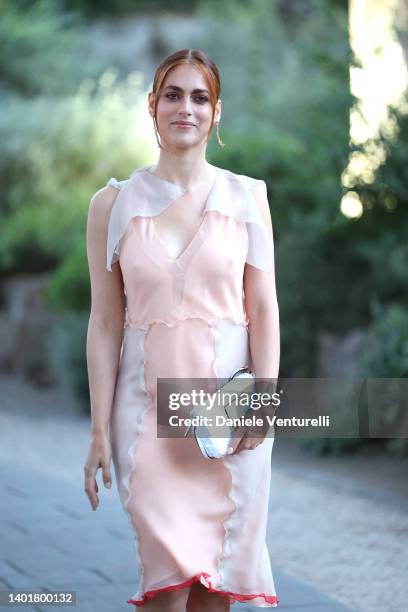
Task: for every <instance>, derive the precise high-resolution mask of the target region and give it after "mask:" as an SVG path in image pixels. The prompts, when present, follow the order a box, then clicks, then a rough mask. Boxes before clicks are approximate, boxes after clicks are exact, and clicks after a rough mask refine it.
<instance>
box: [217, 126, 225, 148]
mask: <svg viewBox="0 0 408 612" xmlns="http://www.w3.org/2000/svg"><path fill="white" fill-rule="evenodd" d="M215 123H216V126H217V140H218V144H219V145H220V147H225V144H224V143H223V142H222V140H221V138H220V133H219V130H218V128H219V125H220V122H219V120H218V121H216V122H215Z"/></svg>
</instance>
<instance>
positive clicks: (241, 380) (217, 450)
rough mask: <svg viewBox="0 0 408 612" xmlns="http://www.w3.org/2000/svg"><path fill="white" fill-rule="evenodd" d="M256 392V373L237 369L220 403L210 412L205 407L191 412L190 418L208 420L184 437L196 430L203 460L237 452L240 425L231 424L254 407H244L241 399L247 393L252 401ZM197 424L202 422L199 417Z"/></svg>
mask: <svg viewBox="0 0 408 612" xmlns="http://www.w3.org/2000/svg"><path fill="white" fill-rule="evenodd" d="M254 391H255V375H254V373H253V372H252V371H251V370H250V369H249V368H248V367H247V366H244V367H241V368H237V369H236V370H235V371H234V372H233V374H232V375H231V376H230V378H229V379H228V382H227V383H225V385H223V386H222V387H221V388H220V389H218V391H217V394H218V397H219V398H220V400H221V402H217V403H214V406H213V407H212V408H211V410H208V408H207V407H206V406H199V407H198V408H194V410H193V411H192V413H191V417H193V418H194V417H207V421H209V422H207V423H206V424H201V422H199V424H198V425H190V426H189V427H188V428H187V431H186V432H185V434H184V437H186V436H187V435H188V432H189V431H190V429H191V427H193V433H194V437H195V440H196V442H197V445H198V447H199V449H200V451H201V453H202V454H203V456H204V457H206V458H208V459H219V458H221V457H224V456H226V455H228V454H229V452H228V449H229V448H232V449H233V450H235V448H236V447H237V446H238V444H239V442H240V440H241V439H242V436H241V437H239V436H238V435H235V436H234V432H235V431H236V429H237V426H235V425H232V424H231V422H232V420H233V419H240V418H241V417H243V416H245V414H246V412H247V411H248V410H250V408H251V406H250V405H247V406H245V405H241V402H240V399H239V398H241V399H243V394H245V398H244V399H245V400H246V399H248V398H249V399H250V395H251V393H252V392H254ZM234 400H238V401H234ZM201 420H203V418H202V419H201ZM198 421H200V419H199V418H198ZM235 422H236V421H235Z"/></svg>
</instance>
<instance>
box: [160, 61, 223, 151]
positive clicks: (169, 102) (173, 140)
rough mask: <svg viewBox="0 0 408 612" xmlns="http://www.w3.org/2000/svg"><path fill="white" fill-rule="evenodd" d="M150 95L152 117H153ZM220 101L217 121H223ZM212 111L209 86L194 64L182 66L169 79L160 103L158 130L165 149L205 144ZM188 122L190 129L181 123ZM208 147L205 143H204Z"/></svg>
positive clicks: (161, 93)
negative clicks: (221, 119)
mask: <svg viewBox="0 0 408 612" xmlns="http://www.w3.org/2000/svg"><path fill="white" fill-rule="evenodd" d="M152 102H153V100H152V97H151V94H149V106H150V114H151V115H152V116H153V105H152ZM220 110H221V101H220V100H218V102H217V105H216V109H215V116H214V121H218V119H219V117H220ZM211 116H212V107H211V102H210V96H209V91H208V89H207V84H206V82H205V80H204V77H203V76H202V74H201V72H200V71H199V70H197V68H195V66H193V65H191V64H180V65H179V66H176V67H175V68H173V69H172V70H171V71H170V72H169V73H168V74H167V76H166V78H165V80H164V83H163V85H162V90H161V92H160V94H159V96H158V102H157V128H158V131H159V134H160V139H161V142H162V144H163V146H165V147H166V148H172V147H173V148H176V149H185V148H188V147H194V146H196V145H198V144H201V143H203V141H205V140H206V139H207V135H208V130H209V129H210V127H211ZM183 121H184V122H188V124H189V125H188V126H186V125H184V126H183V125H180V123H178V122H183ZM204 144H205V142H204Z"/></svg>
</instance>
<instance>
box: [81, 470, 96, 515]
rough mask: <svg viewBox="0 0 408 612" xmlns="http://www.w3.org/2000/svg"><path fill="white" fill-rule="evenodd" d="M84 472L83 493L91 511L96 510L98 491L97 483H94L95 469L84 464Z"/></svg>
mask: <svg viewBox="0 0 408 612" xmlns="http://www.w3.org/2000/svg"><path fill="white" fill-rule="evenodd" d="M84 472H85V492H86V494H87V496H88V499H89V501H90V503H91V506H92V509H93V510H96V508H97V507H98V504H99V499H98V495H97V493H98V491H99V489H98V483H97V482H96V478H95V474H96V469H94V468H92V467H91V466H90V465H88V464H86V465H85V466H84Z"/></svg>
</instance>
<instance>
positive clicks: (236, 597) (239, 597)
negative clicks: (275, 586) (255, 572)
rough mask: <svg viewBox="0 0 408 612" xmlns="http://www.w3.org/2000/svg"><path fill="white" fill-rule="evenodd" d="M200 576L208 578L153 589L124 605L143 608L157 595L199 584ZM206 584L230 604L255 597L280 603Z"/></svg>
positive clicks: (271, 598)
mask: <svg viewBox="0 0 408 612" xmlns="http://www.w3.org/2000/svg"><path fill="white" fill-rule="evenodd" d="M202 576H204V578H206V579H208V578H210V574H207V572H201V573H200V574H196V575H195V576H193V577H192V578H189V579H188V580H185V581H184V582H180V583H179V584H172V585H170V586H166V587H161V588H160V589H154V590H153V591H146V593H145V594H144V595H143V599H128V600H127V602H126V603H129V604H133V605H135V606H143V604H145V603H146V602H147V601H148V600H149V599H152V598H153V597H155V596H156V595H158V594H159V593H164V592H167V591H177V590H180V589H183V588H185V587H188V586H191V585H192V584H193V583H194V582H199V581H200V578H201V577H202ZM207 582H208V583H209V585H210V586H209V587H206V588H207V589H208V592H209V593H219V594H220V595H225V596H227V597H229V600H230V603H231V604H233V603H235V602H236V601H241V602H246V601H250V600H252V599H255V598H256V597H263V598H264V599H265V601H266V602H267V603H271V604H278V603H279V602H280V599H279V597H277V596H276V595H265V593H259V594H257V595H241V594H239V593H233V592H232V591H219V590H218V589H213V587H212V584H211V581H210V580H207ZM203 586H205V585H203Z"/></svg>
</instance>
